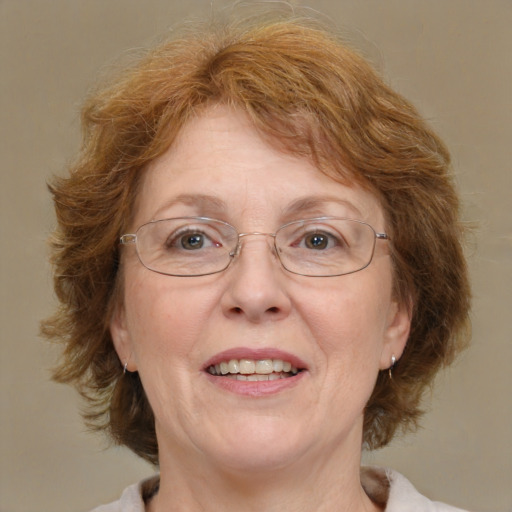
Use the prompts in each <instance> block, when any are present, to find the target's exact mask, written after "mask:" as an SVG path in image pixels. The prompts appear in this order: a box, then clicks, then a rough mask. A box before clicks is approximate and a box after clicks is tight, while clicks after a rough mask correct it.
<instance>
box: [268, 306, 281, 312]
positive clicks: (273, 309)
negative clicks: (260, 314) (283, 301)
mask: <svg viewBox="0 0 512 512" xmlns="http://www.w3.org/2000/svg"><path fill="white" fill-rule="evenodd" d="M267 311H268V312H269V313H279V308H277V307H275V306H273V307H271V308H268V309H267Z"/></svg>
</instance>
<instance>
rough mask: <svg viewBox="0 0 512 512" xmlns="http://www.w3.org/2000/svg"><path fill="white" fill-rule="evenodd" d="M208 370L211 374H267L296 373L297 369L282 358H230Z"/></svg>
mask: <svg viewBox="0 0 512 512" xmlns="http://www.w3.org/2000/svg"><path fill="white" fill-rule="evenodd" d="M208 372H209V373H211V374H212V375H227V374H228V373H235V374H236V373H239V374H242V375H251V374H254V373H256V374H259V375H269V374H271V373H281V372H284V373H292V374H296V373H298V370H297V368H295V366H292V364H291V363H290V362H289V361H283V360H282V359H258V360H254V359H230V360H229V361H221V362H220V363H219V364H216V365H212V366H209V367H208Z"/></svg>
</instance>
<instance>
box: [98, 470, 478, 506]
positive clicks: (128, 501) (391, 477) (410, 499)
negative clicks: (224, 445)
mask: <svg viewBox="0 0 512 512" xmlns="http://www.w3.org/2000/svg"><path fill="white" fill-rule="evenodd" d="M144 482H147V481H142V482H139V483H138V484H134V485H131V486H130V487H127V488H126V489H125V490H124V491H123V494H122V495H121V498H120V499H119V500H118V501H115V502H113V503H110V504H108V505H101V506H99V507H97V508H95V509H94V510H92V511H91V512H144V511H145V506H144V500H143V498H142V487H143V485H144ZM361 483H362V485H363V487H364V489H365V491H366V493H367V494H368V496H370V497H371V498H372V499H374V500H375V501H376V502H381V503H386V508H385V511H386V512H468V511H467V510H463V509H460V508H455V507H451V506H450V505H445V504H444V503H439V502H437V501H430V500H429V499H428V498H426V497H425V496H423V495H421V494H420V493H419V492H418V491H417V490H416V489H415V488H414V486H413V485H412V484H411V483H410V482H409V480H407V478H405V477H404V476H403V475H401V474H400V473H398V472H396V471H393V470H392V469H384V468H375V467H365V468H362V469H361Z"/></svg>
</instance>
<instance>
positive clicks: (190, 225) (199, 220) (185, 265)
mask: <svg viewBox="0 0 512 512" xmlns="http://www.w3.org/2000/svg"><path fill="white" fill-rule="evenodd" d="M237 240H238V235H237V233H236V230H235V229H234V228H233V227H232V226H230V225H229V224H226V223H224V222H221V221H216V220H212V219H207V218H203V217H185V218H179V219H165V220H158V221H154V222H150V223H148V224H144V225H143V226H141V227H140V228H139V229H138V231H137V252H138V255H139V259H140V261H141V262H142V264H143V265H144V266H145V267H147V268H148V269H150V270H153V271H155V272H159V273H161V274H168V275H173V276H199V275H205V274H214V273H216V272H220V271H222V270H224V269H225V268H226V267H227V266H228V265H229V262H230V253H231V252H232V251H233V250H234V248H235V247H236V244H237Z"/></svg>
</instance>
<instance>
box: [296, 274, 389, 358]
mask: <svg viewBox="0 0 512 512" xmlns="http://www.w3.org/2000/svg"><path fill="white" fill-rule="evenodd" d="M370 277H372V276H370V273H368V275H366V276H365V275H364V274H363V273H357V274H353V275H347V276H342V277H340V278H339V279H338V280H337V282H333V286H331V287H330V288H328V289H327V288H326V287H325V283H323V284H324V286H323V288H321V289H311V290H310V293H309V294H308V297H307V300H304V301H303V302H302V303H301V305H300V306H299V308H300V310H301V311H302V316H303V317H304V318H307V319H308V320H307V323H308V325H309V328H310V329H311V332H312V334H313V336H314V338H315V340H316V341H317V343H318V345H319V348H320V349H321V350H322V352H323V353H324V355H325V357H326V358H327V360H328V362H329V364H331V363H337V362H340V360H344V361H345V362H346V361H347V360H348V359H350V360H351V361H353V362H354V361H355V360H359V361H361V364H363V365H373V363H374V362H376V361H378V360H379V357H380V348H381V344H382V342H383V339H384V332H385V329H386V321H387V312H388V308H389V304H390V297H391V281H390V280H389V282H386V280H384V282H380V281H378V280H377V284H376V281H375V279H373V278H370Z"/></svg>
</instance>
